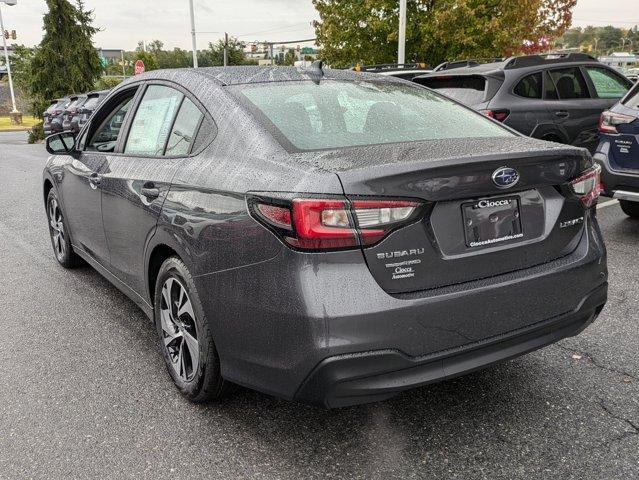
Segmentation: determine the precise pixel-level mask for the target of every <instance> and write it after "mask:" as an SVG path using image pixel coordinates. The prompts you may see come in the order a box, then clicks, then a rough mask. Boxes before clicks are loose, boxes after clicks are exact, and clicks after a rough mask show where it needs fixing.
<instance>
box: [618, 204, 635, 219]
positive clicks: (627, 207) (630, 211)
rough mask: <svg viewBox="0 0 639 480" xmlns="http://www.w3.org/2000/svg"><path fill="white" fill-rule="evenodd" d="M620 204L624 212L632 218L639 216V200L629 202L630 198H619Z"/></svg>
mask: <svg viewBox="0 0 639 480" xmlns="http://www.w3.org/2000/svg"><path fill="white" fill-rule="evenodd" d="M619 205H621V209H622V210H623V213H625V214H626V215H628V216H629V217H632V218H639V202H629V201H628V200H619Z"/></svg>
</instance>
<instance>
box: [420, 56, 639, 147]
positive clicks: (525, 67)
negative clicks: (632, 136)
mask: <svg viewBox="0 0 639 480" xmlns="http://www.w3.org/2000/svg"><path fill="white" fill-rule="evenodd" d="M413 81H414V82H417V83H419V84H420V85H424V86H427V87H429V88H432V89H435V90H437V91H439V92H441V93H443V94H445V95H448V96H450V97H453V98H455V99H456V100H459V101H461V102H462V103H465V104H467V105H469V106H472V107H473V108H475V109H476V110H479V111H481V112H482V113H484V114H486V115H488V116H489V117H492V118H494V119H495V120H498V121H500V122H503V123H504V124H505V125H508V126H509V127H512V128H514V129H515V130H517V131H519V132H521V133H523V134H524V135H528V136H530V137H534V138H541V139H544V140H550V141H554V142H559V143H566V144H570V145H575V146H579V147H585V148H588V149H589V150H590V151H591V152H593V151H594V150H595V148H596V146H597V142H598V126H599V117H600V115H601V113H602V112H603V111H604V110H607V109H609V108H610V107H612V106H613V105H614V104H615V103H617V101H619V99H620V98H621V97H623V96H624V95H625V94H626V93H627V92H628V90H630V88H631V87H632V82H631V81H630V80H628V79H627V78H626V77H624V76H623V75H621V74H620V73H619V72H617V71H616V70H614V69H612V68H610V67H608V66H606V65H604V64H602V63H600V62H598V61H597V60H596V59H595V58H593V57H591V56H589V55H585V54H568V55H546V56H539V55H531V56H524V57H512V58H508V59H505V60H500V61H493V62H490V63H480V62H478V61H472V60H469V61H464V62H453V63H448V64H442V65H440V66H439V67H437V68H436V70H435V71H434V72H433V73H430V74H427V75H421V76H419V77H416V78H414V79H413Z"/></svg>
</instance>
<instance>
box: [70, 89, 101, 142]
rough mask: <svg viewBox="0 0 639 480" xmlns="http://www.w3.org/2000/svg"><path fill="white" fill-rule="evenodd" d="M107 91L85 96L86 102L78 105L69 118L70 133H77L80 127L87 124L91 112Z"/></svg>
mask: <svg viewBox="0 0 639 480" xmlns="http://www.w3.org/2000/svg"><path fill="white" fill-rule="evenodd" d="M108 93H109V90H101V91H99V92H90V93H88V94H87V96H86V100H85V101H84V103H82V105H79V106H78V108H77V109H76V112H75V114H74V115H73V117H71V131H72V132H75V133H79V132H80V130H82V127H84V125H85V124H86V123H87V120H89V117H90V116H91V114H92V113H93V111H94V110H95V109H96V108H97V107H98V106H99V105H100V103H101V102H102V100H104V98H105V97H106V96H107V95H108Z"/></svg>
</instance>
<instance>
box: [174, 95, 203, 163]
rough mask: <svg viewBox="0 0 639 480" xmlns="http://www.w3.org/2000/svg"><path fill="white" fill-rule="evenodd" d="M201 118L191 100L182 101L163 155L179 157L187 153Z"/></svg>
mask: <svg viewBox="0 0 639 480" xmlns="http://www.w3.org/2000/svg"><path fill="white" fill-rule="evenodd" d="M203 116H204V115H203V114H202V112H201V111H200V109H199V108H198V107H197V106H195V104H194V103H193V102H192V101H191V100H189V99H188V98H185V99H184V101H183V102H182V106H181V107H180V111H179V112H178V115H177V117H176V119H175V123H174V124H173V128H172V129H171V134H170V135H169V142H168V144H167V145H166V153H165V155H168V156H180V155H187V154H188V153H189V151H190V150H191V145H192V144H193V140H194V138H193V137H194V136H195V133H196V131H197V127H198V125H199V124H200V122H201V121H202V117H203Z"/></svg>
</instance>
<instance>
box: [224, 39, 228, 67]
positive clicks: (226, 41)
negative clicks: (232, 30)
mask: <svg viewBox="0 0 639 480" xmlns="http://www.w3.org/2000/svg"><path fill="white" fill-rule="evenodd" d="M228 64H229V34H228V33H225V34H224V66H225V67H227V66H228Z"/></svg>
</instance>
